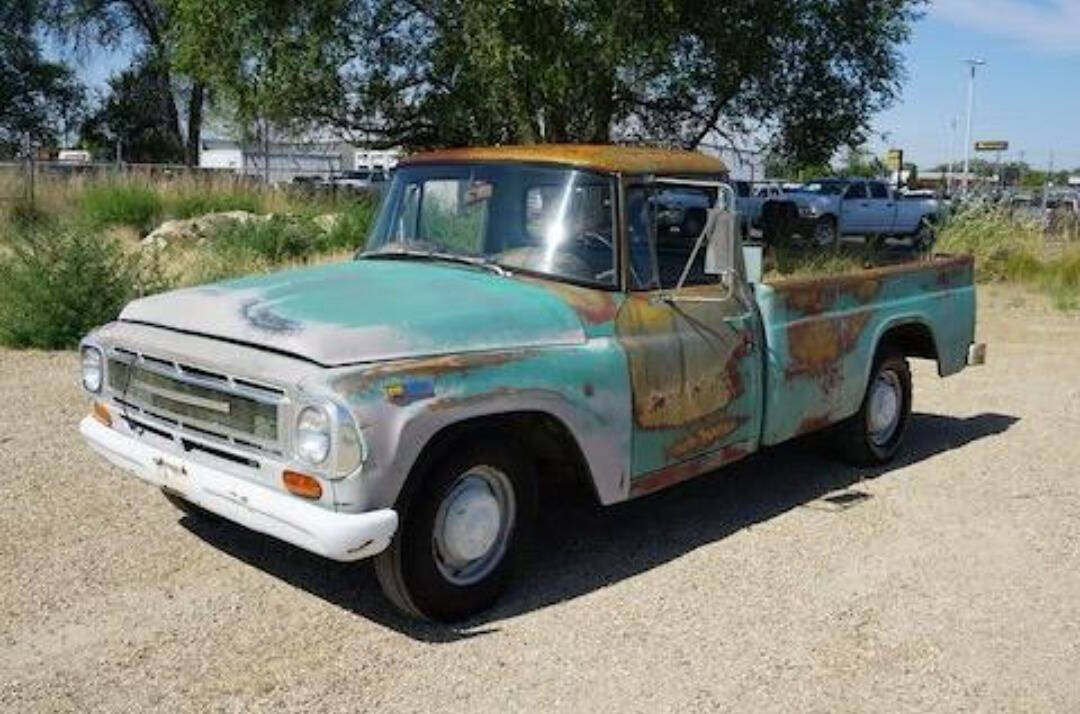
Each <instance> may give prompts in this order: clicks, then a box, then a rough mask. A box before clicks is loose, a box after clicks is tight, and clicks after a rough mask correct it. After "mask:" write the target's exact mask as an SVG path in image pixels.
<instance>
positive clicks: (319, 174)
mask: <svg viewBox="0 0 1080 714" xmlns="http://www.w3.org/2000/svg"><path fill="white" fill-rule="evenodd" d="M400 157H401V152H400V151H398V150H396V149H389V150H380V151H376V150H370V149H360V148H357V147H354V146H351V145H349V144H345V143H342V142H340V141H303V140H301V141H274V142H270V143H269V144H266V145H264V144H255V143H251V144H245V143H243V142H239V141H234V140H232V139H203V140H202V141H201V142H200V144H199V168H202V169H216V170H220V171H231V172H234V173H237V174H241V175H246V176H252V177H254V178H257V179H260V180H266V181H269V182H270V183H291V182H293V181H295V180H297V178H301V179H303V178H308V179H312V180H318V179H330V178H332V177H334V176H340V175H342V174H344V173H346V172H350V171H362V170H369V171H375V170H377V171H382V172H389V171H390V170H391V169H393V168H394V166H396V165H397V162H398V159H399V158H400Z"/></svg>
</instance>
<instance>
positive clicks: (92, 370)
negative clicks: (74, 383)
mask: <svg viewBox="0 0 1080 714" xmlns="http://www.w3.org/2000/svg"><path fill="white" fill-rule="evenodd" d="M102 373H103V370H102V366H101V350H98V349H96V348H94V347H84V348H83V351H82V383H83V386H84V387H86V389H87V391H90V392H100V391H101V376H102Z"/></svg>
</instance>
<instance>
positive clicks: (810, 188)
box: [799, 180, 847, 196]
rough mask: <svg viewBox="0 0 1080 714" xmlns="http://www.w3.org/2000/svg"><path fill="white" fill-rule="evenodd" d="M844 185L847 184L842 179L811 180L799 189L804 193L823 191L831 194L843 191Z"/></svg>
mask: <svg viewBox="0 0 1080 714" xmlns="http://www.w3.org/2000/svg"><path fill="white" fill-rule="evenodd" d="M845 186H847V184H846V183H844V182H843V181H831V180H825V181H811V182H810V183H808V184H806V185H805V186H803V187H802V188H801V189H799V190H800V191H802V192H804V193H824V194H827V195H830V196H833V195H836V194H838V193H843V191H844V187H845Z"/></svg>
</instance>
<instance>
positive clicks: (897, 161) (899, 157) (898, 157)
mask: <svg viewBox="0 0 1080 714" xmlns="http://www.w3.org/2000/svg"><path fill="white" fill-rule="evenodd" d="M903 163H904V150H903V149H889V152H888V153H887V154H885V165H886V166H888V167H889V168H890V169H893V170H898V169H900V167H901V165H902V164H903Z"/></svg>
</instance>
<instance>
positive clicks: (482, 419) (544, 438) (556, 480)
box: [395, 409, 601, 504]
mask: <svg viewBox="0 0 1080 714" xmlns="http://www.w3.org/2000/svg"><path fill="white" fill-rule="evenodd" d="M485 433H486V434H488V435H492V436H495V437H496V438H506V437H507V436H510V437H512V438H513V439H515V440H516V441H518V443H519V445H520V446H521V447H522V448H524V449H525V450H526V451H527V453H528V455H529V458H531V459H533V460H535V463H536V465H537V471H538V472H539V473H540V474H542V477H541V478H540V483H539V484H538V486H540V487H541V488H548V487H553V486H557V487H562V486H569V487H571V488H581V489H587V490H588V493H589V494H590V495H591V496H592V497H593V498H595V499H596V501H597V502H598V503H599V502H601V498H600V494H599V492H598V489H597V485H596V481H595V479H594V478H593V473H592V469H591V468H590V465H589V462H588V459H587V458H586V457H585V452H584V450H583V449H582V446H581V444H580V442H579V441H578V439H577V437H576V436H575V435H574V432H573V430H572V429H571V428H570V426H569V425H568V424H567V423H566V422H565V421H564V420H563V419H562V418H560V417H559V416H557V415H555V414H553V413H551V412H550V411H546V410H542V409H516V410H509V411H497V412H492V413H488V414H483V415H478V416H469V417H464V418H461V419H458V420H456V421H452V422H450V423H447V424H444V425H442V426H441V427H439V428H438V429H437V430H435V431H434V432H433V433H432V434H431V435H430V436H429V437H428V438H427V439H426V440H425V441H424V444H423V446H422V447H421V448H420V450H419V452H418V453H417V455H416V458H415V459H413V461H412V464H411V465H410V466H409V467H408V473H407V475H406V477H405V479H404V480H403V482H402V485H401V488H400V489H399V491H398V494H397V496H396V498H395V504H399V503H400V501H401V499H402V498H404V497H407V495H408V494H409V493H410V490H411V489H412V488H415V486H416V483H417V479H418V478H421V474H422V473H423V472H424V470H425V468H427V467H428V466H430V465H431V464H433V463H435V462H437V461H439V460H440V459H441V458H443V457H445V456H446V454H447V453H449V451H450V450H451V449H453V447H454V446H455V445H456V444H460V443H461V442H462V440H465V439H476V438H485V436H484V435H485Z"/></svg>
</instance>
